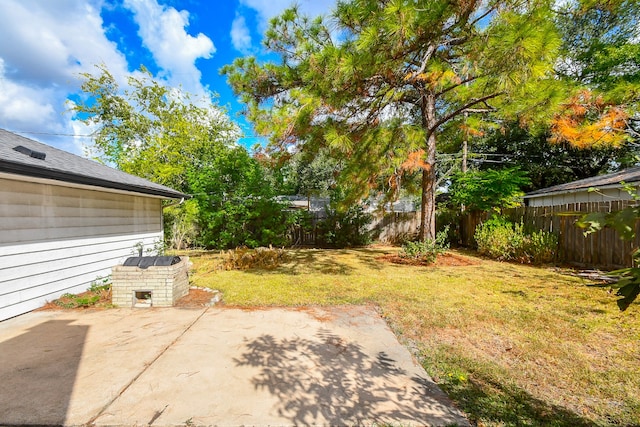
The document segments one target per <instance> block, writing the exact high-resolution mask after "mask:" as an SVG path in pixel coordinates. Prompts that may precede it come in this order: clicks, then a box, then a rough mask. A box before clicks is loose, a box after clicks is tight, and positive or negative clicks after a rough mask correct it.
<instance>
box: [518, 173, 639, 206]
mask: <svg viewBox="0 0 640 427" xmlns="http://www.w3.org/2000/svg"><path fill="white" fill-rule="evenodd" d="M621 181H624V182H626V183H628V184H630V183H634V182H639V181H640V166H637V167H634V168H629V169H625V170H622V171H619V172H614V173H610V174H607V175H599V176H594V177H591V178H585V179H580V180H578V181H573V182H567V183H566V184H560V185H554V186H553V187H547V188H542V189H540V190H536V191H532V192H531V193H527V194H526V195H525V196H524V197H525V198H526V197H536V196H543V195H547V194H553V193H570V192H575V191H577V190H587V189H589V188H591V187H594V188H601V187H606V186H611V185H617V184H619V183H620V182H621Z"/></svg>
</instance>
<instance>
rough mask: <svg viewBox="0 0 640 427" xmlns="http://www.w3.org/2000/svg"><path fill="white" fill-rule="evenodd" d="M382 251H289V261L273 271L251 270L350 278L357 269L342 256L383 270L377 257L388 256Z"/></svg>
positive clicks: (365, 249) (266, 272)
mask: <svg viewBox="0 0 640 427" xmlns="http://www.w3.org/2000/svg"><path fill="white" fill-rule="evenodd" d="M386 253H387V251H384V250H381V249H370V248H357V249H320V250H319V249H304V250H293V251H288V252H287V254H288V259H287V261H286V262H285V263H284V264H282V265H280V266H279V267H277V268H275V269H273V270H250V271H251V272H252V273H256V274H267V275H268V274H288V275H292V276H297V275H300V274H303V273H320V274H332V275H342V276H349V275H351V274H354V273H355V271H356V268H355V266H354V265H350V264H348V263H347V262H343V261H340V258H339V257H340V256H345V257H351V258H352V259H353V260H354V261H356V262H357V263H360V264H364V265H365V266H366V267H367V268H370V269H373V270H381V269H383V268H384V267H385V265H384V263H382V262H381V261H378V260H376V257H378V256H380V255H384V254H386Z"/></svg>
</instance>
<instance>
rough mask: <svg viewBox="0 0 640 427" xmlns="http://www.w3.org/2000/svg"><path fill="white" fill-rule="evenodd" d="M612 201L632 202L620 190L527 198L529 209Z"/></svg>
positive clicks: (566, 193)
mask: <svg viewBox="0 0 640 427" xmlns="http://www.w3.org/2000/svg"><path fill="white" fill-rule="evenodd" d="M613 200H632V197H631V196H630V195H629V193H627V192H626V191H625V190H623V189H621V188H605V189H601V190H598V191H587V190H578V191H574V192H558V193H555V194H554V193H551V194H544V195H539V196H535V197H528V205H529V206H531V207H537V206H560V205H567V204H572V203H588V202H610V201H613Z"/></svg>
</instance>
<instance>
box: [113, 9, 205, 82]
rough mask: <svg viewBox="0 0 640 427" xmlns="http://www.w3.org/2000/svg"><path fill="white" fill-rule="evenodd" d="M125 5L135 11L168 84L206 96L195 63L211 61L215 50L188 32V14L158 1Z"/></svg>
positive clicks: (145, 38) (142, 31) (203, 37)
mask: <svg viewBox="0 0 640 427" xmlns="http://www.w3.org/2000/svg"><path fill="white" fill-rule="evenodd" d="M124 5H125V7H127V8H128V9H129V10H131V11H132V12H133V14H134V19H135V21H136V23H137V24H138V26H139V31H138V34H139V35H140V37H141V38H142V43H143V45H144V46H145V47H147V48H148V49H149V51H150V52H151V54H152V55H153V58H154V60H155V61H156V64H157V65H158V66H159V67H160V68H162V69H163V71H164V74H165V75H166V77H167V80H168V81H169V83H170V84H172V85H178V84H182V86H183V87H184V88H185V89H186V90H187V91H189V92H193V93H197V94H201V93H204V89H203V88H202V85H201V83H200V78H201V73H200V70H198V68H197V67H196V66H195V61H196V59H198V58H210V57H211V56H212V55H213V54H214V53H215V51H216V49H215V46H214V45H213V42H212V41H211V39H210V38H209V37H207V36H206V35H204V34H202V33H200V34H198V35H197V36H195V37H193V36H191V35H190V34H188V33H187V32H186V28H187V27H188V26H189V13H188V12H187V11H185V10H183V11H180V12H178V11H177V10H176V9H174V8H173V7H167V6H161V5H159V4H158V3H157V1H156V0H125V2H124Z"/></svg>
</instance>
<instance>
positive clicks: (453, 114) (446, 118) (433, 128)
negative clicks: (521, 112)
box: [427, 92, 504, 134]
mask: <svg viewBox="0 0 640 427" xmlns="http://www.w3.org/2000/svg"><path fill="white" fill-rule="evenodd" d="M502 94H504V92H495V93H492V94H490V95H486V96H483V97H482V98H478V99H474V100H472V101H470V102H468V103H466V104H465V105H463V106H462V107H460V108H458V109H457V110H454V111H452V112H451V113H449V114H447V115H445V116H444V117H442V118H441V119H439V120H438V121H437V122H436V123H435V124H434V125H433V126H431V127H430V128H429V129H428V130H427V133H428V134H432V133H433V132H435V131H436V129H437V128H438V127H440V126H441V125H443V124H444V123H446V122H448V121H449V120H451V119H452V118H454V117H456V116H457V115H459V114H462V113H463V112H465V111H466V110H467V109H468V108H470V107H472V106H474V105H476V104H480V103H482V102H485V101H488V100H489V99H493V98H496V97H498V96H500V95H502Z"/></svg>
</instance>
